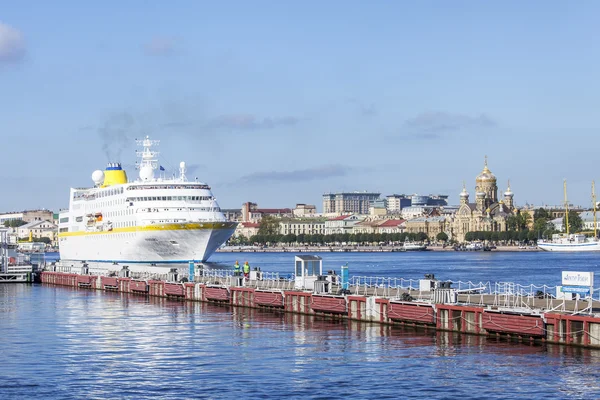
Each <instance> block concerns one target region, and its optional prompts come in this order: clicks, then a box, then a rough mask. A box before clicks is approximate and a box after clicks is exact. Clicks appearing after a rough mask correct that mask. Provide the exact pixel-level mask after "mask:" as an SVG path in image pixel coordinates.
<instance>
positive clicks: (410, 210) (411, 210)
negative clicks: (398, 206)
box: [400, 206, 434, 219]
mask: <svg viewBox="0 0 600 400" xmlns="http://www.w3.org/2000/svg"><path fill="white" fill-rule="evenodd" d="M433 209H434V207H433V206H410V207H405V208H403V209H402V212H401V213H400V215H402V218H404V219H414V218H419V217H426V216H428V215H429V214H431V212H432V211H433Z"/></svg>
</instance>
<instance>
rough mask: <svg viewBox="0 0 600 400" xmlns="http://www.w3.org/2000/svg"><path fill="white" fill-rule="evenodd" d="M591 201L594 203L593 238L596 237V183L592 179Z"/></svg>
mask: <svg viewBox="0 0 600 400" xmlns="http://www.w3.org/2000/svg"><path fill="white" fill-rule="evenodd" d="M592 203H594V238H597V237H598V235H597V233H596V231H597V226H598V224H597V222H596V183H595V182H594V181H592Z"/></svg>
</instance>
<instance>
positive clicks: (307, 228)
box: [279, 218, 325, 235]
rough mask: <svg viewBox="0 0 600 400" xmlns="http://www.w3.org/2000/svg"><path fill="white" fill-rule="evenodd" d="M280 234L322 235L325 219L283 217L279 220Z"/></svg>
mask: <svg viewBox="0 0 600 400" xmlns="http://www.w3.org/2000/svg"><path fill="white" fill-rule="evenodd" d="M279 233H280V234H282V235H290V234H294V235H324V234H325V219H317V218H312V219H308V218H307V219H287V218H286V219H283V220H281V221H280V222H279Z"/></svg>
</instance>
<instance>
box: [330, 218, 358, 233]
mask: <svg viewBox="0 0 600 400" xmlns="http://www.w3.org/2000/svg"><path fill="white" fill-rule="evenodd" d="M360 221H362V218H359V217H357V216H356V215H341V216H339V217H335V218H332V219H329V220H327V221H325V234H326V235H334V234H338V233H352V228H353V227H354V225H356V224H357V223H359V222H360Z"/></svg>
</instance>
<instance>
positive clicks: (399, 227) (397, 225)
mask: <svg viewBox="0 0 600 400" xmlns="http://www.w3.org/2000/svg"><path fill="white" fill-rule="evenodd" d="M377 230H378V232H377V233H403V232H404V231H405V230H406V220H405V219H388V220H386V221H383V223H382V224H380V225H379V226H378V229H377Z"/></svg>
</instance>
